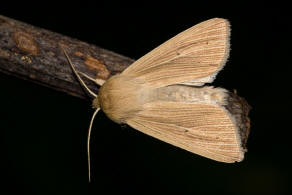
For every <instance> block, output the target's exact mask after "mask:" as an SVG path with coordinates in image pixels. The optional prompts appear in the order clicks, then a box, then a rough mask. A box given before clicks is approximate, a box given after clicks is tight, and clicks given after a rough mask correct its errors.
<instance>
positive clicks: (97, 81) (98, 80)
mask: <svg viewBox="0 0 292 195" xmlns="http://www.w3.org/2000/svg"><path fill="white" fill-rule="evenodd" d="M77 72H78V73H79V74H81V75H82V76H84V77H85V78H87V79H88V80H91V81H93V82H95V83H96V84H97V85H99V86H102V85H103V84H104V83H105V80H102V79H94V78H91V77H90V76H88V75H87V74H85V73H83V72H79V71H77Z"/></svg>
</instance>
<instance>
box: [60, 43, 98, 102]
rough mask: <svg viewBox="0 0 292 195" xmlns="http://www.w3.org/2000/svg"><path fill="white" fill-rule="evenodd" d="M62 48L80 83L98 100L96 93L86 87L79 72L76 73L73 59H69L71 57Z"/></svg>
mask: <svg viewBox="0 0 292 195" xmlns="http://www.w3.org/2000/svg"><path fill="white" fill-rule="evenodd" d="M61 48H62V49H63V51H64V54H65V56H66V58H67V60H68V62H69V64H70V66H71V68H72V70H73V72H74V74H75V75H76V77H77V79H78V81H79V82H80V84H81V85H82V87H84V88H85V89H86V90H87V92H88V93H89V94H90V95H92V96H93V97H94V98H96V97H97V95H96V94H95V93H94V92H92V91H91V90H90V89H89V88H88V87H87V86H86V84H85V83H84V81H83V80H82V79H81V77H80V76H79V74H78V72H77V71H76V69H75V68H74V66H73V63H72V62H71V59H70V58H69V56H68V54H67V52H66V50H65V49H64V48H63V47H62V46H61Z"/></svg>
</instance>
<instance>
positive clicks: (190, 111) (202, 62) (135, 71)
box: [64, 18, 249, 178]
mask: <svg viewBox="0 0 292 195" xmlns="http://www.w3.org/2000/svg"><path fill="white" fill-rule="evenodd" d="M229 41H230V24H229V22H228V20H226V19H221V18H214V19H210V20H207V21H204V22H202V23H199V24H197V25H195V26H193V27H191V28H189V29H187V30H185V31H183V32H182V33H180V34H178V35H176V36H175V37H173V38H171V39H170V40H168V41H166V42H165V43H163V44H162V45H160V46H159V47H157V48H155V49H154V50H152V51H151V52H149V53H148V54H146V55H145V56H143V57H141V58H140V59H138V60H137V61H135V62H134V63H133V64H132V65H130V66H129V67H128V68H127V69H125V70H124V71H123V72H122V73H120V74H117V75H114V76H112V77H111V78H109V79H108V80H107V81H103V80H100V79H94V78H91V77H89V76H88V75H86V74H84V73H82V72H79V71H77V70H76V69H75V67H74V66H73V63H72V62H71V60H70V58H69V56H68V54H67V53H66V51H65V50H64V52H65V55H66V56H67V59H68V61H69V63H70V66H71V68H72V70H73V72H74V73H75V75H76V77H77V78H78V80H79V81H80V83H81V85H82V86H83V87H85V89H86V90H87V91H88V92H89V93H90V94H91V95H92V96H93V97H94V100H93V107H94V108H95V112H94V114H93V116H92V119H91V121H90V125H89V132H88V140H87V151H88V167H89V178H90V159H89V156H90V155H89V143H90V133H91V128H92V123H93V120H94V118H95V116H96V114H97V112H98V111H99V110H100V109H101V110H102V111H103V112H104V113H105V114H106V115H107V116H108V117H109V118H110V119H111V120H113V121H114V122H116V123H119V124H128V125H129V126H131V127H133V128H134V129H137V130H138V131H141V132H143V133H145V134H147V135H150V136H153V137H155V138H157V139H160V140H162V141H164V142H167V143H170V144H172V145H174V146H177V147H180V148H182V149H185V150H187V151H190V152H192V153H195V154H198V155H201V156H204V157H207V158H210V159H213V160H216V161H220V162H226V163H233V162H236V161H237V162H239V161H242V160H243V158H244V153H245V151H246V150H245V143H246V140H247V136H248V132H249V119H248V117H247V115H248V109H246V111H244V109H242V108H244V106H246V105H248V104H247V103H243V101H241V99H238V98H236V97H235V95H231V93H229V92H228V91H227V90H225V89H223V88H214V87H212V86H204V84H206V83H211V82H212V81H213V80H214V79H215V77H216V74H217V73H218V72H219V71H220V70H221V69H222V68H223V66H224V65H225V63H226V60H227V58H228V56H229V50H230V44H229ZM80 75H82V76H84V77H86V78H88V79H90V80H92V81H94V82H95V83H96V84H97V85H100V86H101V87H100V89H99V92H98V95H97V94H95V93H94V92H92V91H91V90H90V89H89V88H88V87H87V86H86V84H85V83H84V81H83V80H82V78H81V76H80ZM234 102H235V103H234ZM230 103H231V106H230V105H229V104H230ZM234 105H235V106H234ZM240 106H241V107H240ZM239 107H240V108H239ZM246 107H247V106H246Z"/></svg>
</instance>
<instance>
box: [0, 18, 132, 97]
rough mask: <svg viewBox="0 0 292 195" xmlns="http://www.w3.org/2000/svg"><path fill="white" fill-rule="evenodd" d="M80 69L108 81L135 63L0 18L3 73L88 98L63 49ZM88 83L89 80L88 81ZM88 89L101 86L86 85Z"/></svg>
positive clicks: (96, 89) (0, 48)
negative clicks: (63, 49)
mask: <svg viewBox="0 0 292 195" xmlns="http://www.w3.org/2000/svg"><path fill="white" fill-rule="evenodd" d="M60 46H62V47H64V48H65V49H66V51H67V53H68V54H69V56H70V58H71V59H72V62H73V63H74V66H75V67H76V69H77V70H79V71H81V72H83V73H85V74H87V75H89V76H91V77H93V78H99V79H103V80H106V79H107V78H109V77H110V76H111V75H114V74H116V73H119V72H122V71H123V70H124V69H125V68H127V67H128V66H129V65H130V64H131V63H133V61H134V60H132V59H130V58H127V57H124V56H122V55H119V54H116V53H114V52H111V51H108V50H105V49H102V48H100V47H97V46H94V45H91V44H88V43H85V42H82V41H79V40H77V39H73V38H70V37H67V36H64V35H60V34H58V33H54V32H51V31H48V30H44V29H41V28H37V27H34V26H31V25H28V24H25V23H23V22H19V21H16V20H13V19H10V18H7V17H4V16H0V72H3V73H6V74H9V75H13V76H16V77H19V78H22V79H25V80H30V81H32V82H35V83H38V84H41V85H44V86H47V87H50V88H53V89H55V90H58V91H63V92H66V93H68V94H70V95H73V96H77V97H81V98H85V97H86V94H85V93H84V91H83V89H82V88H81V86H80V84H79V83H78V80H77V79H76V78H75V77H74V74H73V73H72V70H71V68H70V66H69V64H68V61H67V59H66V57H65V55H64V53H63V51H62V49H61V47H60ZM85 80H87V79H85ZM87 84H88V85H89V87H90V88H91V89H93V90H94V91H98V87H97V86H96V85H95V84H94V83H92V82H87Z"/></svg>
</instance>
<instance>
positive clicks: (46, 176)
mask: <svg viewBox="0 0 292 195" xmlns="http://www.w3.org/2000/svg"><path fill="white" fill-rule="evenodd" d="M187 2H190V1H186V2H185V1H172V2H167V1H166V2H162V1H160V2H158V1H145V2H141V1H135V2H128V3H125V2H122V1H121V2H115V1H96V2H95V3H94V2H90V1H85V0H84V1H79V2H75V3H74V2H73V1H72V2H68V3H62V2H61V1H59V2H53V1H39V2H38V3H36V2H34V3H29V2H27V1H25V2H22V3H20V2H10V3H11V4H9V5H7V6H6V5H1V8H0V14H2V15H5V16H8V17H11V18H14V19H17V20H20V21H23V22H26V23H29V24H32V25H35V26H38V27H42V28H45V29H49V30H52V31H55V32H58V33H61V34H64V35H68V36H70V37H74V38H78V39H80V40H82V41H86V42H89V43H92V44H96V45H98V46H101V47H103V48H106V49H109V50H112V51H115V52H117V53H120V54H123V55H125V56H128V57H131V58H134V59H138V58H139V57H141V56H142V55H144V54H145V53H147V52H149V51H150V50H152V49H153V48H155V47H156V46H158V45H159V44H161V43H163V42H164V41H166V40H168V39H169V38H171V37H173V36H174V35H176V34H177V33H179V32H181V31H183V30H185V29H187V28H188V27H191V26H193V25H194V24H197V23H199V22H201V21H204V20H207V19H210V18H213V17H223V18H226V19H229V20H230V22H231V25H232V33H231V53H230V58H229V61H228V62H227V65H226V66H225V68H224V69H223V70H222V71H221V72H220V74H219V75H218V76H217V79H216V80H215V82H214V83H213V85H215V86H220V87H224V88H226V89H228V90H233V89H237V91H238V94H239V95H240V96H242V97H245V98H246V100H247V101H248V102H249V103H250V105H251V106H252V108H253V109H252V111H251V113H250V118H251V125H252V126H251V127H252V128H251V134H250V138H249V141H248V152H247V153H246V155H245V159H244V161H243V162H241V163H236V164H224V163H219V162H215V161H212V160H209V159H206V158H204V157H200V156H198V155H195V154H191V153H189V152H186V151H184V150H181V149H179V148H176V147H174V146H171V145H169V144H166V143H163V142H161V141H158V140H156V139H154V138H151V137H149V136H146V135H144V134H142V133H139V132H138V131H136V130H133V129H131V128H130V127H126V128H122V127H120V126H119V125H117V124H115V123H113V122H111V121H110V120H109V119H108V118H106V116H105V115H104V114H103V113H102V112H100V113H99V114H98V115H97V117H96V120H95V123H94V127H93V132H92V139H91V151H92V152H91V158H92V183H90V184H89V183H88V180H87V156H86V138H87V128H88V124H89V120H90V118H91V115H92V113H93V110H92V109H91V106H90V102H87V101H84V100H81V99H78V98H75V97H71V96H68V95H66V94H63V93H60V92H56V91H53V90H51V89H48V88H44V87H42V86H39V85H36V84H33V83H30V82H27V81H23V80H19V79H16V78H13V77H11V76H7V75H4V74H0V89H1V96H0V122H1V126H0V128H1V130H0V139H1V140H0V141H1V145H3V146H1V149H0V151H1V157H0V160H1V162H2V163H4V164H3V165H2V166H1V168H0V171H1V173H0V177H2V181H4V182H1V184H0V185H1V188H0V193H1V192H2V191H3V193H1V194H12V193H14V192H18V193H21V194H24V193H29V194H130V193H135V194H158V193H159V194H170V193H176V194H288V192H289V191H290V192H291V187H290V185H291V181H292V180H291V179H290V176H291V173H292V167H291V164H292V159H291V144H290V141H291V138H290V132H291V130H292V129H291V126H289V125H288V124H289V122H291V110H290V107H291V97H292V96H291V94H290V85H289V84H290V77H291V76H290V67H291V61H288V59H289V57H290V58H291V46H290V47H289V42H290V40H289V39H290V36H291V30H290V29H289V28H290V26H291V22H290V19H291V18H289V17H290V16H291V14H290V11H289V9H288V8H289V6H287V5H281V4H280V3H279V2H276V3H277V4H275V2H273V4H267V3H263V4H256V3H255V2H253V3H247V2H245V3H241V2H240V1H238V2H236V3H234V4H228V3H224V2H222V1H220V2H217V3H213V2H207V1H204V3H202V1H192V3H187ZM7 3H9V2H7Z"/></svg>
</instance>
